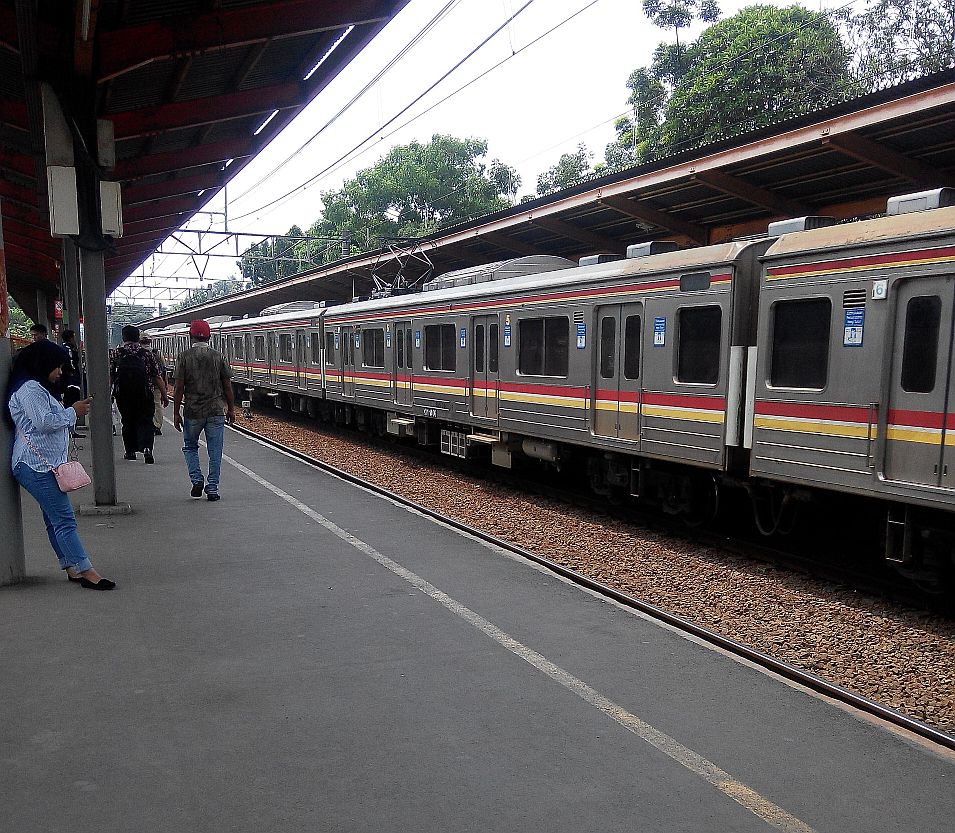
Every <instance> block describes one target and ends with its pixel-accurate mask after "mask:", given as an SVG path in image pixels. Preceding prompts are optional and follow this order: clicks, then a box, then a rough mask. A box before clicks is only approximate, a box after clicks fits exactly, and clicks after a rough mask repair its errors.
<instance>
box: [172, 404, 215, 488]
mask: <svg viewBox="0 0 955 833" xmlns="http://www.w3.org/2000/svg"><path fill="white" fill-rule="evenodd" d="M203 431H205V432H206V450H207V451H208V452H209V476H208V477H207V478H205V482H206V494H207V495H216V494H218V493H219V469H220V468H221V467H222V443H223V440H224V439H225V416H223V415H222V414H219V415H218V416H210V417H206V418H205V419H189V418H188V417H185V418H184V419H183V421H182V436H183V446H182V453H183V455H184V456H185V458H186V465H187V466H188V467H189V479H190V480H191V481H192V483H193V485H196V484H197V483H199V484H201V483H202V481H203V477H202V468H201V466H200V465H199V435H200V434H201V433H202V432H203Z"/></svg>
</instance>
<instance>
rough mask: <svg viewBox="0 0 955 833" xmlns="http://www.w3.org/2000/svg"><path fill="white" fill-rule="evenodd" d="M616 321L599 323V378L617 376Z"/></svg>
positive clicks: (614, 319) (608, 319) (610, 319)
mask: <svg viewBox="0 0 955 833" xmlns="http://www.w3.org/2000/svg"><path fill="white" fill-rule="evenodd" d="M616 365H617V319H616V318H609V317H608V318H604V319H603V321H601V322H600V376H601V378H603V379H613V377H614V376H616V375H617V366H616Z"/></svg>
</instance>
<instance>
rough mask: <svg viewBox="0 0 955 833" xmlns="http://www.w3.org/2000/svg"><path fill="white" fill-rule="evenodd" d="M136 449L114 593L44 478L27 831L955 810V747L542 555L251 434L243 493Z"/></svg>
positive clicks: (240, 468)
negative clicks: (374, 490) (530, 559)
mask: <svg viewBox="0 0 955 833" xmlns="http://www.w3.org/2000/svg"><path fill="white" fill-rule="evenodd" d="M87 442H88V441H87ZM116 451H117V454H116V457H117V461H116V466H117V469H118V476H119V487H120V498H121V500H125V501H129V502H130V503H131V504H132V506H133V509H134V513H133V514H132V515H128V516H113V517H96V516H90V517H82V518H80V519H79V524H80V530H81V535H82V538H83V540H84V542H85V544H86V546H87V548H88V550H89V552H90V555H91V557H92V558H93V561H94V564H95V565H96V566H97V568H98V569H99V570H100V571H101V572H102V573H103V574H104V575H106V576H109V577H111V578H113V579H115V580H116V581H117V583H118V585H119V586H118V588H117V589H116V590H115V591H113V592H110V593H97V592H93V591H88V590H84V589H82V588H80V587H78V586H76V585H72V584H69V583H68V582H67V581H66V579H65V576H64V575H63V574H62V573H61V572H59V571H58V569H57V567H56V561H55V558H54V557H53V554H52V552H51V551H50V549H49V544H48V542H47V541H46V537H45V534H44V532H43V529H42V521H41V519H40V515H39V512H38V510H37V508H36V505H35V504H34V503H33V502H32V500H30V498H29V497H28V496H26V495H24V510H25V517H24V525H25V528H26V529H25V532H26V537H27V541H28V555H27V571H28V575H29V577H28V580H27V581H26V582H25V583H24V584H22V585H20V586H17V587H12V588H5V589H2V590H0V631H2V633H3V638H2V640H0V703H2V709H3V720H2V721H0V830H4V831H7V830H9V831H11V832H12V831H16V833H32V832H33V831H36V832H37V833H57V832H58V831H64V833H66V831H70V833H83V832H84V831H96V833H107V831H117V832H118V831H122V833H128V831H145V832H146V833H165V831H170V833H184V832H185V831H250V833H252V832H253V831H254V833H265V831H276V832H277V833H278V832H279V831H310V832H311V831H356V833H358V832H359V831H361V832H362V833H364V832H366V831H555V832H556V833H564V831H567V832H568V833H569V831H575V833H577V832H578V831H598V830H599V831H641V833H650V831H661V832H662V831H667V833H672V831H718V832H719V833H724V832H725V831H764V830H784V831H799V832H800V833H806V832H807V831H812V830H816V831H838V833H852V832H853V831H859V833H862V831H865V833H878V831H906V833H914V832H915V831H941V830H950V829H952V825H953V822H952V819H953V818H955V789H953V787H955V765H953V762H955V759H953V757H952V756H949V755H946V754H942V753H938V752H935V751H933V750H931V749H928V748H927V747H925V746H924V745H921V744H919V743H917V742H913V741H911V740H910V739H908V738H906V737H904V736H902V735H901V734H900V733H898V732H895V731H892V730H889V729H888V728H886V727H885V726H882V725H881V724H878V723H875V722H873V721H867V720H863V719H861V718H859V717H858V716H857V715H854V714H853V713H851V712H849V711H847V710H846V709H844V708H842V707H839V706H836V705H834V704H832V703H829V702H827V701H825V700H823V699H820V698H818V697H815V696H812V695H810V694H808V693H807V692H805V691H802V690H800V689H799V688H797V687H794V686H791V685H788V684H786V683H784V682H782V681H780V680H779V679H777V678H775V677H773V676H771V675H768V674H765V673H763V672H761V671H758V670H756V669H754V668H752V667H750V666H748V665H746V664H745V663H741V662H738V661H736V660H733V659H731V658H729V657H727V656H726V655H724V654H722V653H721V652H719V651H716V650H713V649H710V648H708V647H706V646H704V645H701V644H699V643H698V642H696V641H694V640H692V639H689V638H685V637H683V636H681V635H679V634H677V633H675V632H673V631H671V630H669V629H667V628H665V627H661V626H659V625H657V624H654V623H652V622H650V621H648V620H647V619H645V618H643V617H642V616H640V615H637V614H634V613H632V612H630V611H627V610H624V609H622V608H621V607H619V606H617V605H615V604H613V603H611V602H607V601H605V600H602V599H599V598H598V597H596V596H594V595H592V594H590V593H588V592H586V591H583V590H580V589H578V588H576V587H574V586H572V585H570V584H568V583H566V582H564V581H562V580H560V579H558V578H556V577H554V576H552V575H550V574H548V573H546V572H544V571H542V570H540V569H538V568H537V567H535V566H533V565H530V564H527V563H525V562H523V561H521V560H519V559H515V558H512V557H510V556H508V555H506V554H503V553H501V552H500V551H498V550H496V549H494V548H493V547H489V546H487V545H485V544H483V543H480V542H478V541H475V540H473V539H471V538H469V537H467V536H463V535H460V534H458V533H456V532H454V531H452V530H449V529H447V528H445V527H443V526H441V525H439V524H436V523H434V522H432V521H430V520H427V519H425V518H423V517H421V516H420V515H418V514H416V513H414V512H412V511H409V510H406V509H403V508H401V507H399V506H396V505H394V504H392V503H391V502H389V501H387V500H384V499H382V498H379V497H376V496H374V495H371V494H369V493H367V492H365V491H363V490H362V489H359V488H357V487H354V486H351V485H349V484H346V483H343V482H341V481H338V480H336V479H335V478H333V477H330V476H328V475H326V474H323V473H320V472H317V471H315V470H313V469H312V468H310V467H309V466H307V465H305V464H303V463H300V462H298V461H296V460H293V459H291V458H289V457H286V456H284V455H282V454H279V453H277V452H275V451H272V450H270V449H267V448H265V447H264V446H262V445H260V444H258V443H256V442H254V441H252V440H249V439H247V438H244V437H242V436H241V435H238V434H236V433H235V432H231V431H230V432H229V433H228V436H227V439H226V454H227V455H228V457H229V459H230V462H225V463H224V464H223V478H222V487H221V488H222V495H223V499H222V500H221V501H220V502H219V503H209V502H207V501H205V500H191V499H190V497H189V482H188V478H187V476H186V469H185V464H184V462H183V459H182V454H181V451H180V440H179V436H178V435H177V434H176V433H175V432H174V431H173V429H172V428H171V427H168V428H167V429H166V430H165V433H164V436H162V437H160V438H158V442H157V450H156V457H157V463H156V465H155V466H144V465H143V463H142V462H141V461H139V462H136V463H132V462H125V461H123V460H122V448H121V444H120V443H119V441H118V440H117V444H116ZM84 499H85V500H86V501H88V500H89V497H86V498H84V496H83V494H82V493H79V494H78V495H77V503H79V502H80V501H82V500H84Z"/></svg>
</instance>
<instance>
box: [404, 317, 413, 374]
mask: <svg viewBox="0 0 955 833" xmlns="http://www.w3.org/2000/svg"><path fill="white" fill-rule="evenodd" d="M413 346H414V336H412V335H411V327H408V329H407V330H406V331H405V355H406V356H407V357H408V358H407V362H408V370H411V369H412V368H413V367H414V362H413V361H412V357H413V356H414V353H412V352H411V348H412V347H413Z"/></svg>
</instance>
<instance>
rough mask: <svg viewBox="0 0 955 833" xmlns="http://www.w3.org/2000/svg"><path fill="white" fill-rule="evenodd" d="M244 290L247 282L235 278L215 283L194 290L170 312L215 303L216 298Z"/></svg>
mask: <svg viewBox="0 0 955 833" xmlns="http://www.w3.org/2000/svg"><path fill="white" fill-rule="evenodd" d="M243 289H245V282H244V281H239V280H235V279H234V278H233V279H230V280H224V281H214V282H213V283H211V284H209V285H208V286H204V287H201V288H199V289H194V290H192V291H191V292H190V293H189V295H187V296H186V298H185V299H183V300H182V301H179V302H178V303H177V304H174V305H173V306H172V307H171V308H170V310H169V311H170V312H178V311H179V310H184V309H189V308H190V307H196V306H199V304H206V303H208V302H209V301H214V300H215V299H216V298H222V297H224V296H226V295H231V294H232V293H233V292H241V291H242V290H243Z"/></svg>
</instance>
